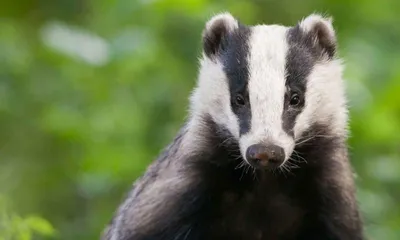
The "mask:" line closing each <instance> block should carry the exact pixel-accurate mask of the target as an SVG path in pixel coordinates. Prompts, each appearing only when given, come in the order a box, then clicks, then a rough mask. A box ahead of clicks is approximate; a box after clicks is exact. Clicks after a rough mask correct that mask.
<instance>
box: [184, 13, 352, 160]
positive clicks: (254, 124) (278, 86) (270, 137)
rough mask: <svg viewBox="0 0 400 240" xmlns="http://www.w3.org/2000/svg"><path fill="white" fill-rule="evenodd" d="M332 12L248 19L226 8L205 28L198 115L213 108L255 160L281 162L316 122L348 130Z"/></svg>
mask: <svg viewBox="0 0 400 240" xmlns="http://www.w3.org/2000/svg"><path fill="white" fill-rule="evenodd" d="M335 50H336V37H335V32H334V29H333V27H332V23H331V20H330V19H326V18H324V17H322V16H320V15H315V14H313V15H310V16H308V17H307V18H305V19H303V20H302V21H300V22H299V23H298V24H297V25H296V26H294V27H285V26H280V25H257V26H245V25H243V24H241V23H239V21H238V20H236V19H235V18H234V17H232V15H230V14H228V13H223V14H219V15H216V16H214V17H213V18H211V20H209V21H208V22H207V24H206V26H205V29H204V32H203V57H202V59H201V62H200V71H199V80H198V85H197V87H196V89H195V91H194V93H193V95H192V98H191V104H192V105H191V111H192V115H193V116H194V117H196V116H200V115H203V114H208V115H209V116H211V117H212V119H213V121H214V122H215V123H216V124H217V125H219V126H223V127H224V128H225V129H227V130H228V131H229V132H230V134H231V135H232V136H233V138H234V139H236V140H237V142H238V144H239V147H240V152H241V155H242V157H243V159H245V161H246V162H247V163H249V164H250V165H252V166H254V167H261V168H265V167H268V168H269V167H279V166H282V165H283V164H284V163H285V162H286V161H287V160H288V159H289V158H290V157H291V155H292V154H293V151H294V149H295V147H296V144H299V142H301V141H302V140H304V134H305V133H306V132H309V130H311V129H312V128H313V127H314V126H316V125H318V126H321V125H323V126H326V128H327V129H326V130H327V131H326V132H329V133H332V134H338V135H342V136H345V135H346V124H347V111H346V101H345V96H344V89H343V81H342V67H341V64H340V61H339V60H338V59H337V58H336V57H335Z"/></svg>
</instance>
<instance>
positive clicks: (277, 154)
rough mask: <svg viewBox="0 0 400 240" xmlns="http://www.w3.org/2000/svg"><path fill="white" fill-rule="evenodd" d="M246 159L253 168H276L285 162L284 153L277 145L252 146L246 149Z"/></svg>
mask: <svg viewBox="0 0 400 240" xmlns="http://www.w3.org/2000/svg"><path fill="white" fill-rule="evenodd" d="M246 159H247V161H248V163H249V164H250V165H252V166H253V167H255V168H264V169H265V168H272V169H273V168H277V167H279V166H280V165H281V164H282V163H283V162H284V161H285V151H284V149H283V148H281V147H279V146H277V145H265V144H254V145H251V146H250V147H248V148H247V150H246Z"/></svg>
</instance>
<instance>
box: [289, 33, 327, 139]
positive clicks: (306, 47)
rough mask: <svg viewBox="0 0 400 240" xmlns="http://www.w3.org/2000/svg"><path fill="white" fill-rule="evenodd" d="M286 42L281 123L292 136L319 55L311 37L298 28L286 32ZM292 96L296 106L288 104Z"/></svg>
mask: <svg viewBox="0 0 400 240" xmlns="http://www.w3.org/2000/svg"><path fill="white" fill-rule="evenodd" d="M286 40H287V43H288V46H289V50H288V53H287V55H286V66H285V71H286V83H285V85H286V93H285V104H284V110H283V114H282V121H283V129H284V130H285V132H286V133H288V134H289V135H291V136H293V135H294V132H293V128H294V125H295V121H296V117H297V116H298V115H299V113H301V111H302V110H303V108H304V105H305V101H306V99H305V92H306V90H307V89H306V87H307V78H308V76H309V74H310V73H311V71H312V69H313V67H314V65H315V63H316V61H317V60H318V57H319V56H320V54H321V53H320V52H319V51H320V49H318V48H316V47H315V46H314V44H313V37H312V36H311V35H310V34H307V33H305V32H304V31H303V30H302V29H301V28H300V27H299V26H296V27H292V28H290V29H289V30H288V32H287V35H286ZM294 94H297V95H298V96H299V98H300V102H299V104H297V105H296V106H293V105H291V104H290V101H291V98H292V96H294Z"/></svg>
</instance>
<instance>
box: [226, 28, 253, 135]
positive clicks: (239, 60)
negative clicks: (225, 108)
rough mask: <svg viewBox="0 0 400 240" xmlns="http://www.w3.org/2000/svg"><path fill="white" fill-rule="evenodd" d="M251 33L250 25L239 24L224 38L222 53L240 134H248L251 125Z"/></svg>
mask: <svg viewBox="0 0 400 240" xmlns="http://www.w3.org/2000/svg"><path fill="white" fill-rule="evenodd" d="M250 33H251V30H250V28H249V27H247V26H244V25H239V28H238V29H237V30H236V31H235V32H233V33H231V34H229V35H227V36H226V37H225V39H224V40H223V43H222V44H223V51H222V53H221V55H220V60H221V62H222V64H223V67H224V72H225V74H226V76H227V78H228V84H229V90H230V98H231V107H232V111H233V112H234V113H235V114H236V116H237V117H238V119H239V127H240V135H243V134H246V133H247V132H248V131H249V130H250V127H251V126H250V125H251V106H250V101H249V91H248V88H247V83H248V80H249V66H248V55H249V46H248V40H249V37H250ZM237 98H242V99H243V102H242V101H238V99H237ZM242 103H243V104H242Z"/></svg>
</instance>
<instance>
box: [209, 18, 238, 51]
mask: <svg viewBox="0 0 400 240" xmlns="http://www.w3.org/2000/svg"><path fill="white" fill-rule="evenodd" d="M238 26H239V24H238V21H237V20H236V19H235V18H234V17H233V16H232V15H231V14H230V13H220V14H218V15H215V16H214V17H212V18H211V19H210V20H209V21H208V22H207V23H206V26H205V29H204V30H203V51H204V53H205V54H206V56H207V57H209V58H211V59H213V58H214V57H215V56H216V55H217V54H218V52H219V51H220V50H221V49H223V47H224V40H225V37H226V35H227V34H229V33H230V32H233V31H235V29H237V28H238Z"/></svg>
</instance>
